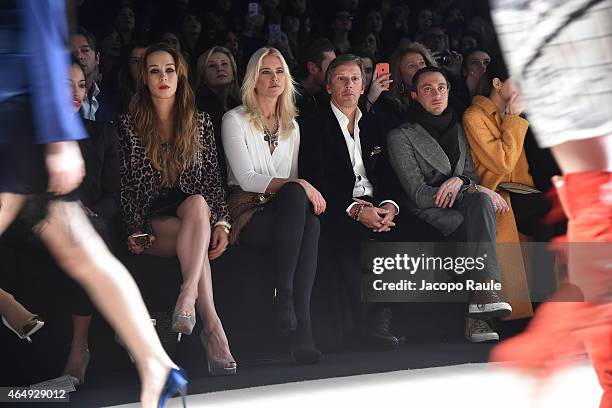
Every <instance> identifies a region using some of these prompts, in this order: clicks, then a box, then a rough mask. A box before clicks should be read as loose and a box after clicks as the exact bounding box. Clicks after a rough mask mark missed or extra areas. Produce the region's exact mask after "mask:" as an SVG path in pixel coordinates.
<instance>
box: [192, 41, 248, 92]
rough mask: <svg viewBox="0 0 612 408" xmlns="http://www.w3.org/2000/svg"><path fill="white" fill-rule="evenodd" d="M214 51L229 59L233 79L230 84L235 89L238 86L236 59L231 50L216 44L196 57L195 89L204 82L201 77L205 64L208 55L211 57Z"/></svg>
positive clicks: (206, 63) (208, 57) (208, 58)
mask: <svg viewBox="0 0 612 408" xmlns="http://www.w3.org/2000/svg"><path fill="white" fill-rule="evenodd" d="M216 52H218V53H221V54H224V55H225V56H226V57H227V58H228V59H229V61H230V66H231V67H232V75H233V77H234V80H233V81H232V84H231V86H232V87H234V86H235V87H236V89H238V88H239V86H238V67H237V66H236V60H235V59H234V56H233V55H232V53H231V51H230V50H228V49H227V48H225V47H220V46H218V45H216V46H214V47H212V48H209V49H208V50H206V51H204V52H203V53H202V55H200V57H199V58H198V62H197V64H196V78H195V87H194V89H195V90H196V91H197V90H198V88H199V87H200V85H203V84H204V81H203V78H202V77H203V76H204V71H205V70H206V65H208V61H209V60H210V57H212V55H213V54H214V53H216Z"/></svg>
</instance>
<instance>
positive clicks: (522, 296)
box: [463, 95, 534, 319]
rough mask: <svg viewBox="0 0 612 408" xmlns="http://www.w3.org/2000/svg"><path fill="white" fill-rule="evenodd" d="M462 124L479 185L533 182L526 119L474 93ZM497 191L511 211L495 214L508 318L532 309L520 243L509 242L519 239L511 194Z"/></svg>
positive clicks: (526, 315)
mask: <svg viewBox="0 0 612 408" xmlns="http://www.w3.org/2000/svg"><path fill="white" fill-rule="evenodd" d="M463 126H464V128H465V134H466V136H467V139H468V142H469V144H470V149H471V151H472V159H473V161H474V168H475V169H476V173H477V174H478V177H479V178H480V185H482V186H484V187H487V188H489V189H491V190H493V191H495V189H496V188H497V186H498V185H499V183H501V182H505V181H512V182H515V183H522V184H526V185H529V186H534V182H533V178H532V177H531V175H530V174H529V164H528V162H527V156H526V155H525V148H524V142H525V135H526V134H527V128H528V127H529V122H527V121H526V120H525V119H523V118H521V117H520V116H517V115H506V116H505V117H504V118H503V119H502V118H501V116H500V114H499V113H498V112H497V107H496V106H495V104H494V103H493V101H492V100H491V99H489V98H487V97H484V96H479V95H477V96H475V97H474V98H473V99H472V104H471V105H470V107H469V108H468V109H467V110H466V111H465V113H464V115H463ZM500 194H501V196H502V197H503V198H504V199H505V200H506V202H507V203H508V205H509V206H510V211H509V212H508V213H506V214H497V217H496V218H497V243H498V244H506V245H498V252H497V255H498V258H499V264H500V267H501V273H502V287H503V288H504V289H503V292H504V295H505V296H506V298H507V299H508V300H509V302H510V304H511V305H512V308H513V309H514V310H513V312H512V315H511V316H510V318H512V319H518V318H522V317H528V316H531V315H532V314H533V309H532V307H531V303H530V302H529V300H530V297H529V286H528V282H527V273H526V271H525V263H524V260H523V254H522V252H521V249H520V247H519V245H509V244H512V243H514V244H518V243H519V242H520V238H519V233H518V229H517V227H516V220H515V218H514V212H513V211H512V203H511V202H510V196H509V194H508V193H506V192H501V193H500Z"/></svg>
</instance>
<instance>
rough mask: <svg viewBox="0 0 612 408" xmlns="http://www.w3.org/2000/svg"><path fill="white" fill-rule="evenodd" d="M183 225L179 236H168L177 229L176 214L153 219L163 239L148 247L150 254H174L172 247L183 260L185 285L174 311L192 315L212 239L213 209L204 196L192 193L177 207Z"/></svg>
mask: <svg viewBox="0 0 612 408" xmlns="http://www.w3.org/2000/svg"><path fill="white" fill-rule="evenodd" d="M177 215H178V218H179V219H180V226H179V229H178V233H177V234H176V239H175V240H174V242H173V240H172V238H169V237H168V236H169V235H170V236H171V235H172V234H173V232H175V231H176V227H177V225H178V224H177V223H176V218H174V217H160V218H154V219H153V220H152V223H153V229H154V231H155V234H156V236H157V235H159V237H160V240H159V241H156V242H155V244H154V245H153V246H152V247H151V248H150V249H148V250H147V253H148V254H151V255H158V256H168V255H172V252H173V251H172V247H174V252H175V253H176V255H177V256H178V258H179V262H180V263H181V272H182V274H183V284H182V285H181V293H180V294H179V297H178V299H177V302H176V308H175V310H176V311H178V312H182V313H185V314H187V315H189V316H193V315H194V314H195V306H194V305H195V301H196V298H197V297H198V282H199V281H200V277H201V274H202V268H203V266H204V262H205V260H206V261H207V253H208V245H209V242H210V209H209V208H208V205H207V204H206V201H205V200H204V198H203V197H202V196H201V195H192V196H190V197H189V198H187V199H186V200H185V201H183V203H182V204H181V205H180V206H179V208H178V210H177Z"/></svg>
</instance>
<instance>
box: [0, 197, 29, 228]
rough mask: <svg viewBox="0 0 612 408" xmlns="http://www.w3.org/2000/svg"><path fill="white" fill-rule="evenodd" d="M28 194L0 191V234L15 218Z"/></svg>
mask: <svg viewBox="0 0 612 408" xmlns="http://www.w3.org/2000/svg"><path fill="white" fill-rule="evenodd" d="M26 198H28V196H25V195H21V194H12V193H0V235H2V234H3V233H4V231H6V229H7V228H8V227H9V225H11V223H12V222H13V221H14V220H15V218H17V214H19V210H21V207H23V203H24V202H25V200H26Z"/></svg>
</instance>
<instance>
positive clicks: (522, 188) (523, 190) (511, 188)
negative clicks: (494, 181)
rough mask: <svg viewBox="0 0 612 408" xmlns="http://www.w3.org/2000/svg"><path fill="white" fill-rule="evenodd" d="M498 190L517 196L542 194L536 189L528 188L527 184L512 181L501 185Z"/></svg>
mask: <svg viewBox="0 0 612 408" xmlns="http://www.w3.org/2000/svg"><path fill="white" fill-rule="evenodd" d="M496 190H497V191H498V192H499V191H507V192H509V193H515V194H534V193H541V191H540V190H538V189H537V188H535V187H531V186H528V185H527V184H521V183H513V182H511V181H506V182H503V183H499V184H498V185H497V189H496Z"/></svg>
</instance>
